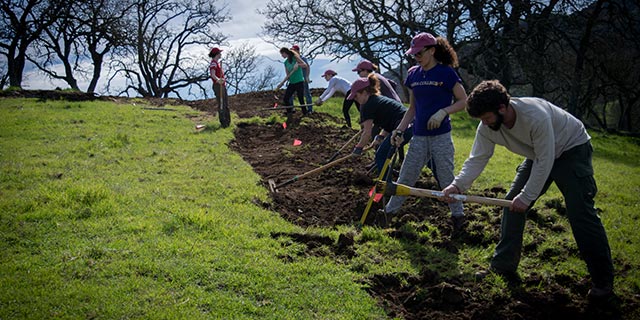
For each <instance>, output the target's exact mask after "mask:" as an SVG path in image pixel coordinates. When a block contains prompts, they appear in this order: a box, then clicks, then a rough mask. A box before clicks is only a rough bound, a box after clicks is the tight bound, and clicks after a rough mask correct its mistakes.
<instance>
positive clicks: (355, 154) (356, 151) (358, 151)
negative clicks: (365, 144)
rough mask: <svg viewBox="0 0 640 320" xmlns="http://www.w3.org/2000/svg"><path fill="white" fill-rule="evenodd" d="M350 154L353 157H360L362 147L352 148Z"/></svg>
mask: <svg viewBox="0 0 640 320" xmlns="http://www.w3.org/2000/svg"><path fill="white" fill-rule="evenodd" d="M351 154H352V155H354V156H361V155H362V147H358V146H356V147H355V148H353V151H352V152H351Z"/></svg>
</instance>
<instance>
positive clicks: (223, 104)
mask: <svg viewBox="0 0 640 320" xmlns="http://www.w3.org/2000/svg"><path fill="white" fill-rule="evenodd" d="M221 88H222V85H221V84H219V83H215V84H214V85H213V93H214V94H215V96H216V103H217V105H218V110H220V109H222V108H229V95H228V94H227V90H226V87H225V88H224V89H223V90H222V91H223V92H220V89H221ZM222 93H223V94H224V95H222Z"/></svg>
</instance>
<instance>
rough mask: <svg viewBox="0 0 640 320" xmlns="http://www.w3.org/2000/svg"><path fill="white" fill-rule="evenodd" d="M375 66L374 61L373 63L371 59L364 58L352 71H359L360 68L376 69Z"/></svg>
mask: <svg viewBox="0 0 640 320" xmlns="http://www.w3.org/2000/svg"><path fill="white" fill-rule="evenodd" d="M374 69H375V68H374V67H373V63H371V61H369V60H362V61H360V62H359V63H358V65H357V66H356V67H355V68H353V69H351V71H358V70H374Z"/></svg>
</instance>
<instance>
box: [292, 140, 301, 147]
mask: <svg viewBox="0 0 640 320" xmlns="http://www.w3.org/2000/svg"><path fill="white" fill-rule="evenodd" d="M301 144H302V141H300V140H298V139H293V145H294V146H299V145H301Z"/></svg>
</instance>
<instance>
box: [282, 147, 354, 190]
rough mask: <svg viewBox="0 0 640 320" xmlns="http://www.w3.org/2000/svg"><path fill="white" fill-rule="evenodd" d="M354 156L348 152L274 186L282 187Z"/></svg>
mask: <svg viewBox="0 0 640 320" xmlns="http://www.w3.org/2000/svg"><path fill="white" fill-rule="evenodd" d="M354 156H355V155H354V154H353V153H350V154H348V155H346V156H344V157H342V158H340V159H338V160H335V161H333V162H329V163H327V164H325V165H324V166H321V167H318V168H315V169H313V170H311V171H307V172H305V173H303V174H301V175H299V176H295V177H293V178H291V179H289V180H287V181H285V182H283V183H281V184H279V185H277V186H276V189H277V188H280V187H282V186H286V185H288V184H290V183H292V182H295V181H298V180H300V179H302V178H305V177H308V176H310V175H314V174H316V173H318V172H321V171H323V170H326V169H329V168H331V167H333V166H335V165H337V164H339V163H341V162H344V161H345V160H347V159H350V158H352V157H354Z"/></svg>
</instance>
